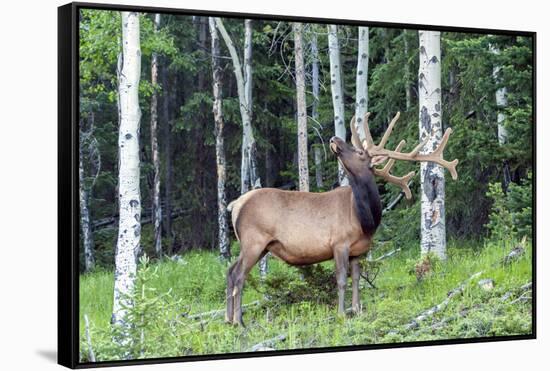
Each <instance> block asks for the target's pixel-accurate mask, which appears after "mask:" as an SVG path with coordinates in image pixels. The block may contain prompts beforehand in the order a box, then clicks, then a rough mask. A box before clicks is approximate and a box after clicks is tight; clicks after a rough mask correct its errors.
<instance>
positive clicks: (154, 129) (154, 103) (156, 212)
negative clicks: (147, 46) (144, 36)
mask: <svg viewBox="0 0 550 371" xmlns="http://www.w3.org/2000/svg"><path fill="white" fill-rule="evenodd" d="M159 27H160V14H158V13H157V14H155V23H154V32H158V29H159ZM151 84H152V85H153V95H152V96H151V151H152V158H153V173H154V180H153V213H152V215H153V228H154V229H153V231H154V239H153V241H154V242H153V243H154V246H155V253H156V255H157V257H159V258H160V257H161V256H162V236H161V221H162V209H161V207H160V158H159V146H158V94H157V88H158V55H157V53H156V52H155V53H153V55H152V58H151Z"/></svg>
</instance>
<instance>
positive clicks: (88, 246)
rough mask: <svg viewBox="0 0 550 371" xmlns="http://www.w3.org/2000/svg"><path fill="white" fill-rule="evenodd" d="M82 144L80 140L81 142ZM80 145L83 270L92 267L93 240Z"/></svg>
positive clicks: (79, 173) (79, 168)
mask: <svg viewBox="0 0 550 371" xmlns="http://www.w3.org/2000/svg"><path fill="white" fill-rule="evenodd" d="M81 144H82V142H81ZM82 150H83V148H82V146H80V149H79V166H78V180H79V183H80V228H81V229H82V244H83V245H84V271H85V272H89V271H91V270H92V269H93V268H94V240H93V234H92V228H91V223H90V210H89V208H88V203H89V198H90V197H89V195H90V193H89V191H88V188H87V186H86V184H85V182H84V164H83V154H82Z"/></svg>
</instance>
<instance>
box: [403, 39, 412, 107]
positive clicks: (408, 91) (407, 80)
mask: <svg viewBox="0 0 550 371" xmlns="http://www.w3.org/2000/svg"><path fill="white" fill-rule="evenodd" d="M408 36H409V32H408V31H407V30H403V43H404V49H405V79H404V83H405V110H406V111H407V112H408V111H409V109H411V68H410V66H409V49H410V48H409V40H408Z"/></svg>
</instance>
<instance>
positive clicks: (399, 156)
mask: <svg viewBox="0 0 550 371" xmlns="http://www.w3.org/2000/svg"><path fill="white" fill-rule="evenodd" d="M399 115H400V113H399V112H397V114H396V115H395V117H394V118H393V119H392V120H391V122H390V124H389V125H388V128H387V129H386V132H385V133H384V136H383V137H382V139H381V140H380V143H379V144H378V145H370V144H369V142H368V141H367V140H366V139H365V140H364V141H363V148H364V149H365V150H367V152H368V153H369V155H370V156H371V157H373V156H387V157H389V158H391V159H395V160H403V161H419V162H428V161H429V162H435V163H436V164H438V165H441V166H443V167H444V168H445V169H447V170H448V171H449V172H450V173H451V177H452V178H453V179H454V180H456V179H458V174H457V172H456V165H457V164H458V159H455V160H453V161H450V162H449V161H447V160H445V159H444V158H443V151H444V150H445V146H446V145H447V141H448V140H449V136H450V135H451V133H452V132H453V129H451V128H448V129H447V130H445V134H443V137H442V138H441V142H440V143H439V145H438V146H437V148H436V149H435V150H434V151H433V152H432V153H429V154H421V153H419V152H420V150H421V149H422V147H424V145H426V143H428V141H429V140H430V138H429V137H427V138H426V139H425V140H424V141H422V142H421V143H419V144H418V145H417V146H416V147H415V148H414V149H413V150H412V151H411V152H409V153H401V152H399V151H397V150H396V151H391V150H388V149H385V148H384V146H385V145H386V142H387V141H388V138H389V137H390V134H391V132H392V130H393V127H394V126H395V123H396V122H397V120H398V119H399ZM365 118H368V116H365ZM363 125H364V128H365V132H367V131H369V124H368V121H365V122H364V123H363Z"/></svg>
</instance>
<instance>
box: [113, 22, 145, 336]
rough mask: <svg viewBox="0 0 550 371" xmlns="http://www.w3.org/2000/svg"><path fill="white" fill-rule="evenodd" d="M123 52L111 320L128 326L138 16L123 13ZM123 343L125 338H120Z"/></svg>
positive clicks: (137, 233)
mask: <svg viewBox="0 0 550 371" xmlns="http://www.w3.org/2000/svg"><path fill="white" fill-rule="evenodd" d="M121 15H122V54H121V55H120V56H119V70H118V85H119V86H118V104H119V120H120V126H119V132H118V148H119V178H118V182H119V208H120V210H119V215H120V217H119V226H118V240H117V247H116V253H115V284H114V299H113V316H112V323H113V324H114V325H115V326H121V328H122V332H123V333H124V332H125V329H127V328H128V326H130V325H131V324H129V323H128V322H127V320H126V318H125V317H126V312H127V309H125V308H124V307H125V306H127V307H128V306H131V305H132V303H131V301H130V300H129V299H128V295H129V294H131V293H132V291H133V288H134V281H135V276H136V265H137V254H138V252H139V250H140V237H141V224H140V220H141V197H140V189H139V175H140V169H139V166H140V164H139V121H140V117H141V111H140V108H139V97H138V86H139V79H140V73H141V50H140V37H139V29H140V28H139V15H138V13H136V12H122V13H121ZM120 341H121V342H122V343H123V344H124V343H125V342H126V341H128V340H126V339H120Z"/></svg>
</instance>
